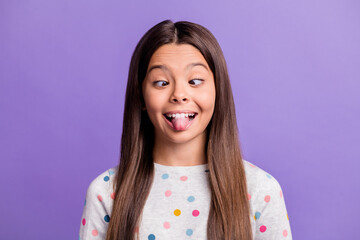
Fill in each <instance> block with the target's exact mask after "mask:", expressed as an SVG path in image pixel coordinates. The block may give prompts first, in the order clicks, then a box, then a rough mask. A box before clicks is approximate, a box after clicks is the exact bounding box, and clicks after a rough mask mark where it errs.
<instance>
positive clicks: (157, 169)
mask: <svg viewBox="0 0 360 240" xmlns="http://www.w3.org/2000/svg"><path fill="white" fill-rule="evenodd" d="M79 239H81V240H85V239H106V240H124V239H126V240H128V239H129V240H133V239H141V240H155V239H156V240H158V239H160V240H164V239H196V240H198V239H212V240H219V239H224V240H230V239H231V240H232V239H236V240H238V239H244V240H251V239H256V240H260V239H267V240H279V239H292V236H291V230H290V224H289V220H288V216H287V211H286V207H285V201H284V197H283V195H282V191H281V187H280V185H279V183H278V182H277V180H276V179H275V178H273V177H272V176H271V175H270V174H268V173H266V172H265V171H264V170H262V169H260V168H258V167H256V166H254V165H253V164H251V163H250V162H247V161H246V160H244V159H242V154H241V152H240V147H239V141H238V131H237V123H236V117H235V106H234V101H233V96H232V90H231V86H230V81H229V76H228V72H227V67H226V62H225V59H224V56H223V53H222V51H221V48H220V46H219V44H218V42H217V41H216V39H215V37H214V36H213V35H212V34H211V33H210V32H209V31H208V30H207V29H206V28H204V27H202V26H200V25H198V24H195V23H191V22H185V21H182V22H176V23H173V22H172V21H170V20H166V21H163V22H161V23H159V24H157V25H155V26H154V27H153V28H151V29H150V30H149V31H148V32H147V33H146V34H145V35H144V36H143V37H142V38H141V40H140V42H139V43H138V45H137V46H136V49H135V51H134V53H133V56H132V59H131V63H130V69H129V76H128V83H127V89H126V99H125V109H124V124H123V132H122V139H121V154H120V163H119V165H118V166H116V167H114V168H111V169H109V170H108V171H106V172H104V173H103V174H101V175H99V176H98V177H97V178H95V179H94V180H93V181H92V182H91V184H90V186H89V188H88V190H87V195H86V200H85V206H84V210H83V215H82V220H81V226H80V236H79Z"/></svg>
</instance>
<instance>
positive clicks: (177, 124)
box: [171, 117, 190, 131]
mask: <svg viewBox="0 0 360 240" xmlns="http://www.w3.org/2000/svg"><path fill="white" fill-rule="evenodd" d="M171 122H172V124H173V126H174V128H175V130H178V131H179V130H185V129H186V127H187V126H188V125H189V122H190V118H188V117H186V118H182V117H180V118H173V119H172V120H171Z"/></svg>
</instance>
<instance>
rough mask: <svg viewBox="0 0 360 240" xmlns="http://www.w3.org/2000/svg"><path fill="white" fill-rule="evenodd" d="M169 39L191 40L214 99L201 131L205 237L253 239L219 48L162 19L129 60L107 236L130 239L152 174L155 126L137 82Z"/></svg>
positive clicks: (204, 34)
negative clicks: (206, 188) (207, 198)
mask: <svg viewBox="0 0 360 240" xmlns="http://www.w3.org/2000/svg"><path fill="white" fill-rule="evenodd" d="M168 43H176V44H191V45H193V46H194V47H196V48H197V49H198V50H199V51H200V52H201V53H202V55H203V56H204V58H205V60H206V61H207V63H208V65H209V67H210V68H211V70H212V72H213V74H214V80H215V88H216V99H215V108H214V113H213V116H212V119H211V120H210V122H209V125H208V127H207V129H206V132H207V143H206V157H207V163H208V168H209V183H210V188H211V203H210V212H209V217H208V225H207V236H208V239H211V240H220V239H224V240H232V239H236V240H239V239H242V240H250V239H252V232H251V223H250V207H249V202H248V197H247V186H246V178H245V171H244V165H243V161H242V154H241V150H240V145H239V140H238V129H237V123H236V115H235V106H234V100H233V95H232V90H231V85H230V80H229V76H228V71H227V66H226V62H225V58H224V55H223V53H222V50H221V48H220V46H219V44H218V42H217V41H216V39H215V37H214V36H213V35H212V34H211V32H210V31H209V30H207V29H206V28H204V27H203V26H201V25H199V24H195V23H191V22H187V21H180V22H176V23H173V22H172V21H170V20H165V21H163V22H160V23H158V24H157V25H155V26H154V27H152V28H151V29H150V30H149V31H147V32H146V33H145V35H144V36H143V37H142V38H141V40H140V41H139V43H138V44H137V46H136V48H135V51H134V53H133V55H132V58H131V63H130V69H129V75H128V82H127V88H126V96H125V109H124V122H123V132H122V138H121V154H120V163H119V166H118V171H117V173H116V177H115V182H114V192H115V199H114V204H113V209H112V214H111V220H110V223H109V226H108V230H107V237H106V239H107V240H134V239H135V236H137V237H138V235H137V233H138V232H137V228H138V226H139V221H140V217H141V214H142V210H143V207H144V205H145V202H146V199H147V196H148V194H149V192H150V189H151V185H152V182H153V176H154V166H153V159H152V149H153V146H154V127H153V125H152V123H151V121H150V119H149V117H148V115H147V112H146V111H142V107H143V106H144V99H143V96H142V88H141V87H142V82H143V80H144V78H145V75H146V70H147V67H148V64H149V61H150V58H151V56H152V55H153V53H154V52H155V51H156V50H157V49H158V48H159V47H160V46H162V45H164V44H168Z"/></svg>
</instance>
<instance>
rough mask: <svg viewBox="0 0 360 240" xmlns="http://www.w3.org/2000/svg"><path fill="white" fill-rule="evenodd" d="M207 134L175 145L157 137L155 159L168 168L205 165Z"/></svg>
mask: <svg viewBox="0 0 360 240" xmlns="http://www.w3.org/2000/svg"><path fill="white" fill-rule="evenodd" d="M205 141H206V133H205V132H204V133H203V134H201V135H200V136H198V137H196V138H194V139H192V140H190V141H187V142H184V143H175V142H171V141H168V140H165V139H163V138H159V137H156V136H155V144H154V150H153V159H154V162H155V163H158V164H162V165H167V166H194V165H200V164H205V163H207V162H206V154H205V152H206V151H205Z"/></svg>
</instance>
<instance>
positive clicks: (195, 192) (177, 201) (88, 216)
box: [79, 160, 292, 240]
mask: <svg viewBox="0 0 360 240" xmlns="http://www.w3.org/2000/svg"><path fill="white" fill-rule="evenodd" d="M243 162H244V167H245V173H246V178H247V187H248V199H249V201H250V212H251V225H252V232H253V239H254V240H263V239H266V240H280V239H288V240H291V239H292V235H291V230H290V223H289V218H288V215H287V211H286V206H285V200H284V196H283V193H282V190H281V186H280V184H279V183H278V181H277V180H276V179H275V178H274V177H272V176H271V175H270V174H268V173H267V172H265V171H264V170H262V169H261V168H259V167H257V166H255V165H253V164H251V163H250V162H248V161H246V160H243ZM154 167H155V175H154V182H153V185H152V187H151V191H150V194H149V196H148V198H147V200H146V203H145V206H144V209H143V214H142V218H141V222H140V226H139V228H138V231H139V234H140V240H167V239H182V240H184V239H196V240H202V239H204V240H206V239H207V232H206V229H207V220H208V214H209V209H210V198H211V194H210V193H211V192H210V191H211V190H210V187H209V180H208V174H209V173H208V169H207V167H208V165H207V164H203V165H196V166H165V165H160V164H157V163H154ZM116 171H117V167H114V168H111V169H109V170H107V171H106V172H104V173H102V174H100V175H99V176H98V177H96V178H95V179H94V180H93V181H92V182H91V183H90V185H89V187H88V190H87V194H86V200H85V204H84V209H83V214H82V218H81V224H80V234H79V240H88V239H105V236H106V231H107V227H108V223H109V221H110V218H111V210H112V206H113V198H114V193H113V188H112V187H113V181H114V176H115V173H116Z"/></svg>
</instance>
